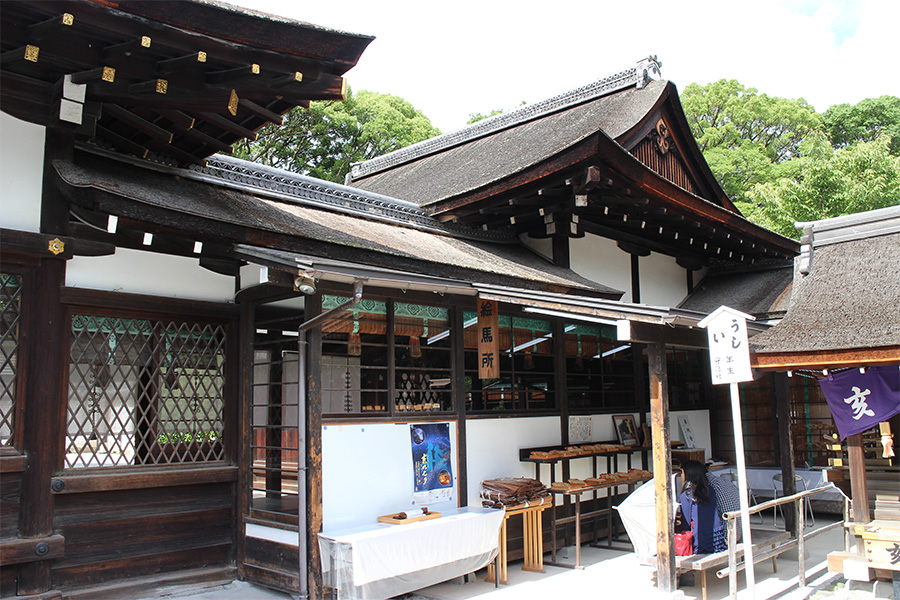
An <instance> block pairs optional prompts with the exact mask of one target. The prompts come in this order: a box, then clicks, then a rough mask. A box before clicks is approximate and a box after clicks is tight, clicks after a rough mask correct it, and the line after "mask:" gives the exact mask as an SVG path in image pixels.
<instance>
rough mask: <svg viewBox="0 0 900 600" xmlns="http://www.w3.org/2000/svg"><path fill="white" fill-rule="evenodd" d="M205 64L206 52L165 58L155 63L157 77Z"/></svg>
mask: <svg viewBox="0 0 900 600" xmlns="http://www.w3.org/2000/svg"><path fill="white" fill-rule="evenodd" d="M204 64H206V52H202V51H201V52H191V53H190V54H185V55H183V56H177V57H175V58H167V59H165V60H161V61H159V62H157V63H156V73H157V75H163V76H166V75H171V74H173V73H178V72H181V71H185V70H188V69H194V68H197V67H202V66H203V65H204Z"/></svg>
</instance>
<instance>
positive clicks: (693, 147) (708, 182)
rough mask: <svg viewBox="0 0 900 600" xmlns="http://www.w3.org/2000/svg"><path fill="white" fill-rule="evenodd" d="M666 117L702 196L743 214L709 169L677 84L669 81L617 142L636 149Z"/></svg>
mask: <svg viewBox="0 0 900 600" xmlns="http://www.w3.org/2000/svg"><path fill="white" fill-rule="evenodd" d="M660 119H663V120H664V122H665V124H666V125H667V126H668V128H669V132H670V133H671V137H670V139H669V142H670V143H671V144H674V145H675V148H674V152H675V153H676V154H677V155H678V156H679V157H680V158H681V159H682V160H683V161H684V162H683V164H684V166H685V168H686V169H687V170H688V171H689V172H690V174H691V178H692V181H693V182H694V184H695V185H696V186H697V187H698V188H699V190H700V193H699V194H698V195H700V196H701V197H703V198H706V199H707V200H710V201H711V202H713V203H715V204H719V205H720V206H723V207H725V208H726V209H728V210H730V211H731V212H735V213H738V214H741V213H740V211H739V210H738V209H737V207H736V206H735V205H734V203H733V202H732V201H731V199H730V198H728V196H727V195H726V194H725V191H724V190H723V189H722V186H721V185H720V184H719V182H718V180H717V179H716V177H715V175H713V173H712V171H711V170H710V168H709V164H707V162H706V160H705V159H704V158H703V154H702V153H701V152H700V148H699V147H698V146H697V143H696V142H695V140H694V135H693V133H692V132H691V127H690V125H689V124H688V122H687V118H686V117H685V115H684V109H683V108H682V106H681V102H679V101H678V93H677V90H676V89H675V85H674V84H673V83H671V82H669V83H668V84H667V85H666V89H665V90H664V92H663V93H662V94H660V97H659V99H658V100H657V102H656V105H655V106H654V107H653V109H652V110H650V111H648V112H647V114H646V116H645V117H644V118H643V119H641V120H640V121H639V122H638V123H637V124H636V125H635V126H634V127H632V128H631V129H630V130H628V131H626V132H625V133H624V134H622V135H620V136H619V137H617V138H616V142H618V144H619V145H621V146H622V147H623V148H625V149H626V150H628V151H629V152H632V151H633V149H634V148H635V146H637V145H638V144H639V143H640V142H642V141H643V140H645V139H647V137H648V136H650V135H653V134H654V133H655V129H656V125H657V122H658V121H659V120H660Z"/></svg>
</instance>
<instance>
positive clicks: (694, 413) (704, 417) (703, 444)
mask: <svg viewBox="0 0 900 600" xmlns="http://www.w3.org/2000/svg"><path fill="white" fill-rule="evenodd" d="M681 415H685V416H687V417H688V419H689V420H690V422H691V430H692V431H693V432H694V448H703V449H704V450H706V460H709V459H711V458H714V457H713V456H712V432H711V431H710V427H709V411H708V410H705V409H704V410H673V411H670V412H669V441H671V442H683V441H684V438H683V437H682V435H681V427H679V425H678V417H680V416H681ZM647 422H648V423H649V422H650V413H647Z"/></svg>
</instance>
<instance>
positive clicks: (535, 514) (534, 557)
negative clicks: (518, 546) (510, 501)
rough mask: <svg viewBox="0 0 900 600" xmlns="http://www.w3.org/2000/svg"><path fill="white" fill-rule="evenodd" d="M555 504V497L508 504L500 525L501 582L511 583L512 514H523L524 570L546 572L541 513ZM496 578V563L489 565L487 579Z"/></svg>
mask: <svg viewBox="0 0 900 600" xmlns="http://www.w3.org/2000/svg"><path fill="white" fill-rule="evenodd" d="M552 505H553V498H550V497H547V498H541V499H540V500H532V501H531V502H529V503H527V504H517V505H515V506H507V507H506V508H505V510H506V514H505V515H504V516H503V525H502V526H501V527H500V555H499V561H498V562H499V567H498V568H499V569H500V573H499V578H498V580H499V582H500V583H509V581H508V579H507V571H506V562H507V553H506V521H507V519H509V518H510V517H511V516H512V515H519V514H520V515H522V538H523V544H524V547H525V557H524V561H525V564H524V565H522V570H523V571H532V572H534V573H543V572H544V528H543V522H542V520H541V514H542V513H543V512H544V510H545V509H547V508H550V507H551V506H552ZM494 578H495V573H494V565H493V564H490V565H488V575H487V577H486V578H485V581H490V582H493V581H494Z"/></svg>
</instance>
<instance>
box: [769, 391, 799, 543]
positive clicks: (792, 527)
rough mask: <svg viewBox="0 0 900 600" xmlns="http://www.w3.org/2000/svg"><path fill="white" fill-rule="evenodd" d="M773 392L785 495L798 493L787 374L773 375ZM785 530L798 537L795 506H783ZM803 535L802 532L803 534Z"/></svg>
mask: <svg viewBox="0 0 900 600" xmlns="http://www.w3.org/2000/svg"><path fill="white" fill-rule="evenodd" d="M771 377H772V392H773V395H774V396H775V420H776V422H777V426H778V459H779V461H780V464H781V475H782V478H783V480H782V485H783V486H784V495H785V496H790V495H792V494H796V493H797V484H796V483H794V474H795V471H794V436H792V435H791V394H790V385H789V381H788V377H787V373H772V374H771ZM781 508H783V509H784V510H783V511H782V514H784V529H785V530H786V531H789V532H791V535H792V536H794V537H796V536H797V513H796V511H795V510H794V504H793V503H790V504H783V505H782V506H781ZM801 533H802V532H801Z"/></svg>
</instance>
